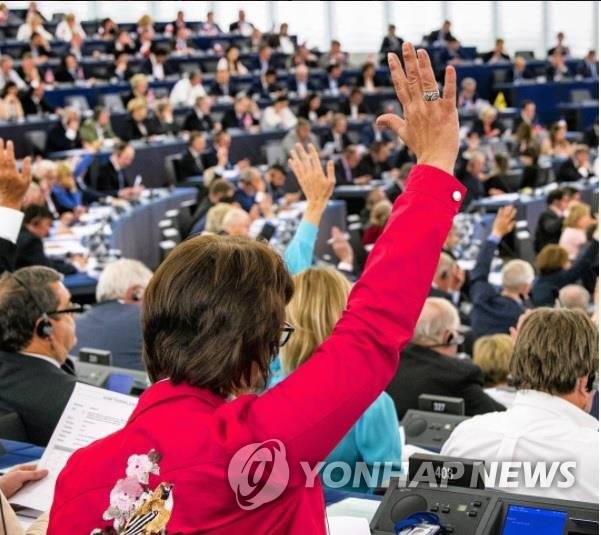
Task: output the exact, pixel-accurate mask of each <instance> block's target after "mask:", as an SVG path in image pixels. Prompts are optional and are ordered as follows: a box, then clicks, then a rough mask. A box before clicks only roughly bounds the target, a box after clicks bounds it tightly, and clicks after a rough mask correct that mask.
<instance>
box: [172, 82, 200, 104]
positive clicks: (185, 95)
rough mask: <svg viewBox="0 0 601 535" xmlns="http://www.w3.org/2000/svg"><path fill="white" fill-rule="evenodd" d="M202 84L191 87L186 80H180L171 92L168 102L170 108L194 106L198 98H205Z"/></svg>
mask: <svg viewBox="0 0 601 535" xmlns="http://www.w3.org/2000/svg"><path fill="white" fill-rule="evenodd" d="M206 95H207V92H206V91H205V88H204V87H203V85H202V84H196V85H192V84H191V83H190V80H189V79H188V78H182V79H181V80H180V81H179V82H177V83H176V84H175V85H174V86H173V89H172V90H171V95H169V100H170V101H171V105H172V106H194V104H195V103H196V99H197V98H198V97H206Z"/></svg>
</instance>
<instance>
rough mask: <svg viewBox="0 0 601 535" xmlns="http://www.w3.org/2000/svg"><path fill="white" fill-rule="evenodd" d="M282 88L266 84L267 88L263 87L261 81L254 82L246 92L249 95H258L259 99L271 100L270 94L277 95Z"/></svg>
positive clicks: (276, 84)
mask: <svg viewBox="0 0 601 535" xmlns="http://www.w3.org/2000/svg"><path fill="white" fill-rule="evenodd" d="M283 89H284V88H283V87H282V86H281V85H280V84H278V83H277V82H276V83H275V84H268V85H267V86H263V84H262V83H261V81H260V80H259V81H257V82H255V83H254V84H253V85H252V86H251V87H250V89H249V90H248V94H249V95H259V97H260V98H271V94H272V93H279V92H280V91H282V90H283Z"/></svg>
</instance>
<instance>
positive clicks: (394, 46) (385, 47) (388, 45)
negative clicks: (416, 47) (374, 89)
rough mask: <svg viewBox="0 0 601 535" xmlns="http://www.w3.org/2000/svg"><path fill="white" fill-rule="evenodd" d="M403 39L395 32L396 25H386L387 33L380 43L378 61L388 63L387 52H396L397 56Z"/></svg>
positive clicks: (383, 63) (400, 52)
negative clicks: (379, 59)
mask: <svg viewBox="0 0 601 535" xmlns="http://www.w3.org/2000/svg"><path fill="white" fill-rule="evenodd" d="M402 46H403V39H402V38H401V37H399V36H398V35H397V34H396V26H395V25H394V24H389V25H388V33H387V34H386V35H385V36H384V38H383V39H382V44H381V45H380V57H381V61H380V63H381V64H382V65H387V64H388V59H387V55H388V53H389V52H392V53H393V54H396V55H397V56H399V57H400V56H401V55H402V49H401V47H402Z"/></svg>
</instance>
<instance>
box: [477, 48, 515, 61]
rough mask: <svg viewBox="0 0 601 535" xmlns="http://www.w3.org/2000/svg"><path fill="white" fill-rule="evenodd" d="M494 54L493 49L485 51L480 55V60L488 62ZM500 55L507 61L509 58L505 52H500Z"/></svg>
mask: <svg viewBox="0 0 601 535" xmlns="http://www.w3.org/2000/svg"><path fill="white" fill-rule="evenodd" d="M494 55H495V51H494V50H491V51H490V52H485V53H484V54H482V55H481V56H480V57H481V58H482V61H483V62H484V63H488V62H489V61H490V60H491V59H492V58H493V56H494ZM501 57H502V58H503V59H504V60H506V61H509V60H510V59H511V58H510V57H509V56H508V55H507V54H501Z"/></svg>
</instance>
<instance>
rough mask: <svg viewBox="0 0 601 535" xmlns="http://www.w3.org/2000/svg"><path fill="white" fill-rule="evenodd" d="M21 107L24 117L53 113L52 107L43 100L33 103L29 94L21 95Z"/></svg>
mask: <svg viewBox="0 0 601 535" xmlns="http://www.w3.org/2000/svg"><path fill="white" fill-rule="evenodd" d="M20 100H21V106H23V113H25V115H37V114H39V113H54V106H52V105H51V104H49V103H48V101H47V100H46V99H44V98H42V100H41V101H40V102H34V101H33V99H32V98H31V92H28V93H26V94H24V95H21V97H20Z"/></svg>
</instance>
